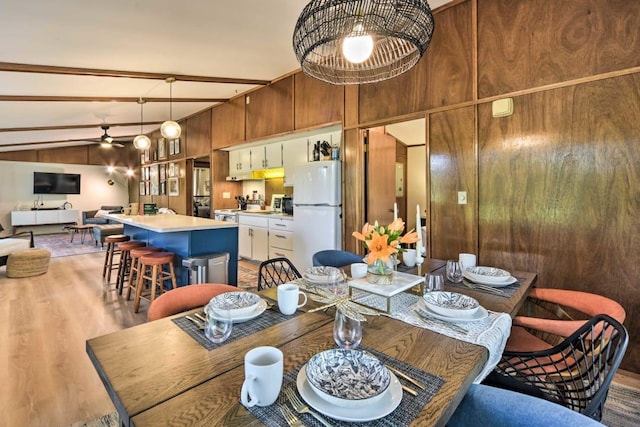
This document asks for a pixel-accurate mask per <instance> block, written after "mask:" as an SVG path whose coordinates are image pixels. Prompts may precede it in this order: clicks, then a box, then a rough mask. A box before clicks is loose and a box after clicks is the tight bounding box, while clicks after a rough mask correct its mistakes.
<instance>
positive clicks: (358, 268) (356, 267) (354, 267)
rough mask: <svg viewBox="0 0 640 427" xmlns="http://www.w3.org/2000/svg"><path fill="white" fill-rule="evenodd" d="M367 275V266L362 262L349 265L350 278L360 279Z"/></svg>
mask: <svg viewBox="0 0 640 427" xmlns="http://www.w3.org/2000/svg"><path fill="white" fill-rule="evenodd" d="M366 275H367V264H365V263H364V262H356V263H353V264H351V277H352V278H354V279H360V278H362V277H365V276H366Z"/></svg>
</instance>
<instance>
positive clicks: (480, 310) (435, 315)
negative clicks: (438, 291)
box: [418, 298, 489, 322]
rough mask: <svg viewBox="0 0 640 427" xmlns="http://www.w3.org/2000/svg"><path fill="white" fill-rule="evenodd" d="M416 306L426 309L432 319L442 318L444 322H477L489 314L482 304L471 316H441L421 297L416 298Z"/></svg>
mask: <svg viewBox="0 0 640 427" xmlns="http://www.w3.org/2000/svg"><path fill="white" fill-rule="evenodd" d="M418 307H419V308H420V309H422V310H424V311H426V312H427V314H429V316H431V317H433V318H434V319H438V320H444V321H445V322H477V321H478V320H482V319H484V318H485V317H487V316H488V315H489V312H488V311H487V309H486V308H484V307H483V306H480V307H479V308H478V311H476V312H475V313H474V314H473V315H472V316H460V317H449V316H443V315H442V314H439V313H436V312H435V311H433V310H431V309H430V308H429V307H427V304H425V303H424V300H423V299H422V298H420V300H418Z"/></svg>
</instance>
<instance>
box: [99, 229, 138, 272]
mask: <svg viewBox="0 0 640 427" xmlns="http://www.w3.org/2000/svg"><path fill="white" fill-rule="evenodd" d="M129 240H131V238H130V237H129V236H127V235H126V234H112V235H111V236H107V237H105V239H104V242H105V243H106V244H107V252H106V253H105V255H104V267H103V268H102V278H103V279H104V278H106V279H107V283H111V271H112V270H115V269H117V268H118V267H119V263H118V264H116V265H114V264H113V257H114V256H115V255H120V250H119V249H118V248H117V246H116V245H117V244H118V243H122V242H128V241H129Z"/></svg>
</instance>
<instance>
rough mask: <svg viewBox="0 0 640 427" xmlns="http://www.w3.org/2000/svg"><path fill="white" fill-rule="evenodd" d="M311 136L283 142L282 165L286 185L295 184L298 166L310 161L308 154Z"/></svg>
mask: <svg viewBox="0 0 640 427" xmlns="http://www.w3.org/2000/svg"><path fill="white" fill-rule="evenodd" d="M308 141H309V138H306V137H305V138H298V139H293V140H290V141H285V142H283V143H282V147H283V150H282V166H283V167H284V185H285V187H292V186H293V175H294V170H295V168H296V166H298V165H301V164H304V163H306V162H308V161H309V156H308V155H307V151H308V147H309V142H308Z"/></svg>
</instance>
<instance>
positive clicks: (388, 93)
mask: <svg viewBox="0 0 640 427" xmlns="http://www.w3.org/2000/svg"><path fill="white" fill-rule="evenodd" d="M472 3H473V2H470V1H467V2H463V3H460V4H457V5H455V6H452V7H449V8H447V9H445V10H442V11H439V12H437V13H435V15H434V20H435V21H436V27H435V31H434V33H433V39H432V40H431V44H430V45H429V47H428V48H427V51H426V52H425V54H424V56H423V57H422V59H421V60H420V61H419V62H418V63H417V64H416V65H415V66H414V67H413V68H412V69H410V70H409V71H407V72H406V73H404V74H401V75H399V76H398V77H395V78H393V79H389V80H384V81H381V82H377V83H371V84H365V85H359V93H358V98H359V122H360V123H369V122H372V121H376V120H381V119H388V118H390V117H397V116H402V115H405V114H412V113H416V112H422V111H425V110H428V109H431V108H436V107H440V106H444V105H452V104H457V103H461V102H465V101H471V100H473V97H474V95H473V54H472V52H473V47H474V45H473V25H472V23H473V13H472V12H473V11H472V7H471V5H472Z"/></svg>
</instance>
